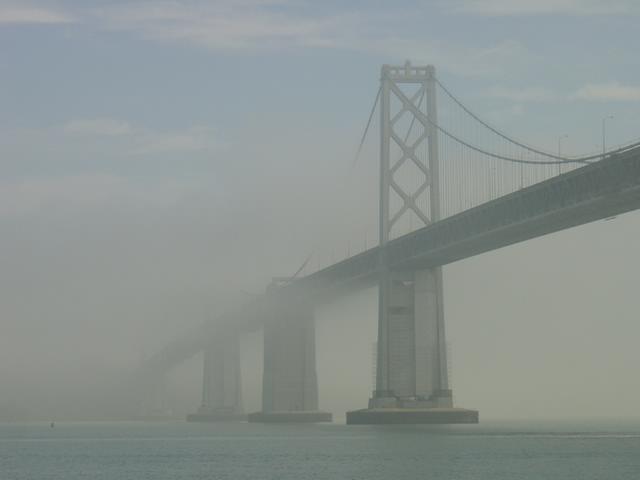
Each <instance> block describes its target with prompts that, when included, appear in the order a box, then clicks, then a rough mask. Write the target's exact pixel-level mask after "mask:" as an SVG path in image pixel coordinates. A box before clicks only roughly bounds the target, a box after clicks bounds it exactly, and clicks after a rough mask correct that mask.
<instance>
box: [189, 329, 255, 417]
mask: <svg viewBox="0 0 640 480" xmlns="http://www.w3.org/2000/svg"><path fill="white" fill-rule="evenodd" d="M203 355H204V357H203V359H204V362H203V369H202V404H201V405H200V407H199V408H198V411H197V412H196V413H194V414H190V415H188V416H187V420H188V421H190V422H209V421H218V420H242V419H245V418H246V415H245V414H244V409H243V407H242V386H241V376H240V342H239V339H238V332H237V330H236V329H234V328H232V327H230V326H224V327H222V326H216V327H214V331H213V332H211V334H210V335H209V340H208V342H207V344H206V345H205V348H204V351H203Z"/></svg>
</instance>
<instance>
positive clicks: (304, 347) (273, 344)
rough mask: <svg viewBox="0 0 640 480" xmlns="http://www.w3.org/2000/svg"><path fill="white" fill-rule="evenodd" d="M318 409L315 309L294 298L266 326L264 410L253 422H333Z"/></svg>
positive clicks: (251, 416)
mask: <svg viewBox="0 0 640 480" xmlns="http://www.w3.org/2000/svg"><path fill="white" fill-rule="evenodd" d="M331 419H332V417H331V414H330V413H329V412H324V411H321V410H319V409H318V378H317V373H316V350H315V318H314V312H313V307H312V306H311V305H309V304H307V303H306V302H304V301H301V300H296V299H292V300H290V301H286V302H283V303H282V304H281V305H279V306H278V307H277V308H276V309H275V314H274V315H271V316H270V317H269V318H267V319H266V321H265V325H264V371H263V377H262V411H261V412H257V413H252V414H250V415H249V421H250V422H286V423H290V422H330V421H331Z"/></svg>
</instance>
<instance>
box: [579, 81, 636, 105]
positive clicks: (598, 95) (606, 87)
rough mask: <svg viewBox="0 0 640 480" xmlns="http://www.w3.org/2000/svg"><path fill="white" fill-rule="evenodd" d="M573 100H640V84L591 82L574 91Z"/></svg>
mask: <svg viewBox="0 0 640 480" xmlns="http://www.w3.org/2000/svg"><path fill="white" fill-rule="evenodd" d="M569 98H570V99H571V100H589V101H627V102H630V101H635V102H638V101H640V86H631V85H621V84H620V83H618V82H609V83H601V84H593V83H590V84H588V85H585V86H584V87H582V88H579V89H578V90H576V91H575V92H574V93H572V94H571V95H570V96H569Z"/></svg>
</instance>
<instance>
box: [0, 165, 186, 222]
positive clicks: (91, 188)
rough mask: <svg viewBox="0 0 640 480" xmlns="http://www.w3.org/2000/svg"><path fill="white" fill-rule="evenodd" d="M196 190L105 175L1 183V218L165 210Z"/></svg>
mask: <svg viewBox="0 0 640 480" xmlns="http://www.w3.org/2000/svg"><path fill="white" fill-rule="evenodd" d="M193 187H194V185H193V184H191V183H189V182H185V181H180V182H178V181H172V180H167V181H165V182H157V181H156V183H155V184H144V183H140V182H136V181H134V180H131V179H127V178H124V177H121V176H118V175H113V174H106V173H85V174H71V175H63V176H59V177H51V178H34V179H26V180H21V181H15V182H3V183H0V219H2V218H15V217H22V216H25V215H33V214H37V213H39V212H42V211H45V210H48V211H51V210H55V211H58V212H59V211H61V210H64V211H66V212H70V211H86V210H94V211H95V210H96V209H103V208H113V207H118V206H120V207H123V208H127V209H128V208H130V207H131V205H143V206H150V207H162V206H166V205H171V204H173V203H175V202H177V201H179V199H180V198H182V196H184V195H185V194H187V193H188V192H189V191H190V190H192V189H193Z"/></svg>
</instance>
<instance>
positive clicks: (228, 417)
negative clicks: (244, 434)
mask: <svg viewBox="0 0 640 480" xmlns="http://www.w3.org/2000/svg"><path fill="white" fill-rule="evenodd" d="M246 419H247V415H246V414H244V413H222V412H221V413H190V414H189V415H187V422H238V421H243V420H246Z"/></svg>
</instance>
